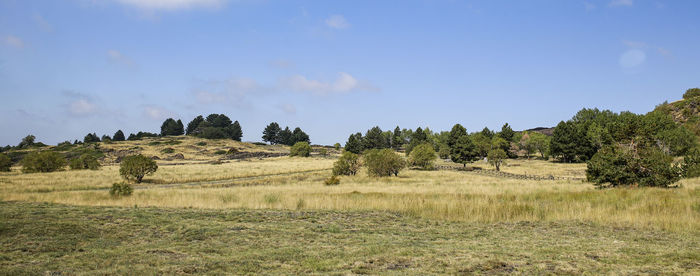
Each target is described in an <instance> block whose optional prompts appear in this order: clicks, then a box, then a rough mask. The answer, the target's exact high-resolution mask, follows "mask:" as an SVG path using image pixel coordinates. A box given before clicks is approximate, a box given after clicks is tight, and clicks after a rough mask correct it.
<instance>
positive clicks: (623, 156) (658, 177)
mask: <svg viewBox="0 0 700 276" xmlns="http://www.w3.org/2000/svg"><path fill="white" fill-rule="evenodd" d="M679 176H680V170H679V169H678V168H676V167H675V166H674V165H673V157H671V156H670V155H668V154H665V153H663V152H662V151H661V150H659V149H658V148H657V147H648V148H634V149H630V148H626V147H622V146H605V147H603V148H602V149H600V150H599V151H598V152H597V153H596V154H595V155H593V157H592V158H591V160H589V161H588V162H587V168H586V178H587V179H588V181H591V182H593V183H595V185H596V186H597V187H599V188H603V187H615V186H620V185H633V184H636V185H639V186H650V187H670V186H671V184H672V183H674V182H675V181H676V180H678V178H679Z"/></svg>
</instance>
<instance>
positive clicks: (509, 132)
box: [498, 123, 515, 142]
mask: <svg viewBox="0 0 700 276" xmlns="http://www.w3.org/2000/svg"><path fill="white" fill-rule="evenodd" d="M498 136H501V138H503V139H505V140H506V141H508V142H513V137H514V136H515V131H513V129H512V128H510V125H508V123H506V124H505V125H503V127H501V132H500V133H498Z"/></svg>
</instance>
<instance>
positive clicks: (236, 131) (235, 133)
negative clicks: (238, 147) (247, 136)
mask: <svg viewBox="0 0 700 276" xmlns="http://www.w3.org/2000/svg"><path fill="white" fill-rule="evenodd" d="M241 137H243V129H241V124H239V123H238V121H234V122H233V125H231V139H233V140H235V141H239V142H240V141H241Z"/></svg>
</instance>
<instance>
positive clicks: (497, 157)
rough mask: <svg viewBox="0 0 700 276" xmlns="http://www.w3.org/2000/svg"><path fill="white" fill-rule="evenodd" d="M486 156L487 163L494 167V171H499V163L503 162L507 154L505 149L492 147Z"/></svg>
mask: <svg viewBox="0 0 700 276" xmlns="http://www.w3.org/2000/svg"><path fill="white" fill-rule="evenodd" d="M487 158H488V160H489V164H491V166H494V167H496V171H500V170H501V165H503V164H505V160H506V158H508V155H507V154H506V152H505V151H503V149H500V148H494V149H492V150H490V151H489V154H488V157H487Z"/></svg>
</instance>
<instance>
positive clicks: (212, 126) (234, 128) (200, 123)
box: [178, 114, 243, 141]
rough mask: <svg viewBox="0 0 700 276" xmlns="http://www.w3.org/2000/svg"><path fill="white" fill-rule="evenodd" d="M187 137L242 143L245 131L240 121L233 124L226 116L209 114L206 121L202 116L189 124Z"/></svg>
mask: <svg viewBox="0 0 700 276" xmlns="http://www.w3.org/2000/svg"><path fill="white" fill-rule="evenodd" d="M178 127H179V126H178ZM187 135H192V136H197V137H201V138H205V139H232V140H235V141H240V140H241V137H243V130H242V129H241V125H240V124H239V123H238V121H235V122H232V121H231V119H229V117H227V116H226V115H224V114H209V116H207V118H206V119H205V118H203V117H202V116H201V115H200V116H197V117H195V118H194V119H193V120H192V121H191V122H189V123H188V124H187Z"/></svg>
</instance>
